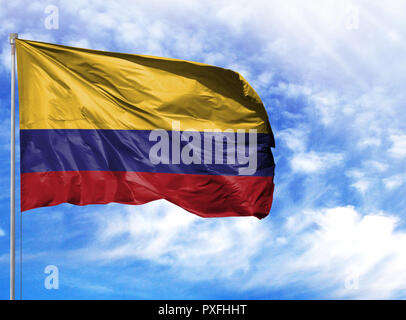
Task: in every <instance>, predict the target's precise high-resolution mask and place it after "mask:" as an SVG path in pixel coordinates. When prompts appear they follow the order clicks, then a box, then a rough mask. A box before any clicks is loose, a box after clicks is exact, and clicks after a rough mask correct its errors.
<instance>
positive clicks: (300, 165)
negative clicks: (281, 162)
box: [290, 151, 344, 173]
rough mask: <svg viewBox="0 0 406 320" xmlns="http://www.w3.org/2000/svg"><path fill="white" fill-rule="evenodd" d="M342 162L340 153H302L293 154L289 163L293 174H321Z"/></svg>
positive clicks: (342, 158)
mask: <svg viewBox="0 0 406 320" xmlns="http://www.w3.org/2000/svg"><path fill="white" fill-rule="evenodd" d="M343 160H344V157H343V155H342V154H340V153H326V152H323V153H322V152H314V151H310V152H302V153H295V154H294V155H293V157H292V159H291V161H290V166H291V168H292V170H293V171H294V172H299V173H317V172H319V173H322V172H323V171H325V170H327V169H329V168H330V167H333V166H337V165H339V164H340V163H341V162H342V161H343Z"/></svg>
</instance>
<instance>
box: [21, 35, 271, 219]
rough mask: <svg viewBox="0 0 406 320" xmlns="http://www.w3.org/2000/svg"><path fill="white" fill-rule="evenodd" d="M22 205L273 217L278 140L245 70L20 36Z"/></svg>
mask: <svg viewBox="0 0 406 320" xmlns="http://www.w3.org/2000/svg"><path fill="white" fill-rule="evenodd" d="M16 47H17V71H18V87H19V111H20V164H21V210H22V211H25V210H29V209H33V208H38V207H45V206H54V205H57V204H61V203H66V202H67V203H71V204H75V205H87V204H106V203H110V202H118V203H125V204H134V205H137V204H143V203H147V202H150V201H153V200H157V199H166V200H168V201H170V202H172V203H174V204H176V205H178V206H180V207H182V208H184V209H186V210H188V211H190V212H192V213H195V214H197V215H199V216H202V217H225V216H256V217H258V218H263V217H265V216H267V215H268V213H269V210H270V208H271V205H272V197H273V189H274V183H273V176H274V160H273V156H272V152H271V149H270V148H271V147H274V137H273V134H272V130H271V126H270V124H269V120H268V116H267V113H266V111H265V108H264V105H263V103H262V102H261V99H260V98H259V96H258V94H257V93H256V92H255V91H254V89H253V88H252V87H251V86H250V85H249V84H248V82H247V81H246V80H245V79H244V78H243V77H242V76H241V75H239V74H238V73H236V72H234V71H232V70H228V69H223V68H219V67H215V66H210V65H206V64H202V63H197V62H189V61H183V60H177V59H169V58H159V57H152V56H144V55H135V54H124V53H114V52H105V51H97V50H88V49H81V48H74V47H68V46H62V45H55V44H49V43H42V42H35V41H28V40H20V39H17V40H16Z"/></svg>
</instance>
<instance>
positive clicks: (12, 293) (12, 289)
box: [9, 33, 18, 300]
mask: <svg viewBox="0 0 406 320" xmlns="http://www.w3.org/2000/svg"><path fill="white" fill-rule="evenodd" d="M17 38H18V34H17V33H10V38H9V39H10V45H11V141H10V144H11V148H10V149H11V152H10V155H11V162H10V300H14V299H15V262H16V257H15V256H16V252H15V249H16V245H15V237H16V235H15V118H16V114H15V86H16V71H15V65H16V50H15V49H16V39H17Z"/></svg>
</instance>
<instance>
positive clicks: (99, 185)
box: [21, 171, 274, 218]
mask: <svg viewBox="0 0 406 320" xmlns="http://www.w3.org/2000/svg"><path fill="white" fill-rule="evenodd" d="M273 189H274V184H273V177H255V176H218V175H195V174H173V173H152V172H121V171H120V172H118V171H56V172H55V171H53V172H32V173H23V174H22V175H21V211H26V210H29V209H34V208H39V207H47V206H55V205H57V204H61V203H64V202H68V203H71V204H75V205H87V204H106V203H110V202H118V203H125V204H143V203H147V202H150V201H153V200H158V199H166V200H168V201H170V202H172V203H174V204H176V205H178V206H180V207H182V208H184V209H186V210H188V211H190V212H192V213H195V214H197V215H199V216H201V217H231V216H256V217H257V218H264V217H266V216H267V215H268V213H269V210H270V209H271V205H272V195H273Z"/></svg>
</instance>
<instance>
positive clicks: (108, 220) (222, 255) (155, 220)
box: [86, 200, 269, 277]
mask: <svg viewBox="0 0 406 320" xmlns="http://www.w3.org/2000/svg"><path fill="white" fill-rule="evenodd" d="M97 223H98V224H99V229H98V235H97V237H98V239H97V241H96V242H97V244H98V246H97V247H96V248H93V249H91V250H86V256H87V258H90V259H94V260H103V261H109V262H111V261H114V260H122V259H148V260H152V261H154V262H155V263H159V264H166V265H171V266H174V267H177V268H183V269H185V270H186V271H188V270H189V268H190V270H189V271H190V272H191V273H190V276H191V277H193V275H192V270H193V271H194V272H198V273H200V272H204V273H206V272H207V275H206V276H208V277H218V276H220V277H227V276H230V275H231V274H234V273H235V272H237V271H244V270H248V269H249V267H250V264H251V262H252V261H251V258H252V257H253V256H254V255H255V254H256V253H257V252H258V250H259V249H260V244H261V243H262V242H263V241H266V239H267V237H269V234H268V232H269V229H268V228H267V227H266V224H264V223H261V222H260V220H258V219H256V218H252V217H251V218H250V217H246V218H228V219H202V218H199V217H197V216H195V215H193V214H190V213H188V212H186V211H185V210H183V209H181V208H179V207H177V206H175V205H173V204H170V203H168V202H165V201H163V200H162V201H156V202H154V203H151V204H149V205H145V206H144V207H143V208H137V207H127V208H126V210H123V211H121V212H114V214H112V213H111V212H110V214H109V215H108V217H105V218H101V219H98V221H97ZM89 251H90V252H92V254H91V255H90V256H89V255H88V252H89ZM205 270H206V271H205ZM208 270H210V271H208ZM186 273H188V272H186Z"/></svg>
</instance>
